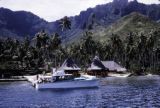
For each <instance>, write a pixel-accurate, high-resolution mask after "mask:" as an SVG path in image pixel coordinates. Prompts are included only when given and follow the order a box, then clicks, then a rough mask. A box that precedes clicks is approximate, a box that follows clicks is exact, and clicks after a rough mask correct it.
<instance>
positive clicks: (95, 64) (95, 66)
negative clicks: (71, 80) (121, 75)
mask: <svg viewBox="0 0 160 108" xmlns="http://www.w3.org/2000/svg"><path fill="white" fill-rule="evenodd" d="M87 70H108V69H107V68H106V67H105V66H104V65H103V63H102V62H101V60H100V59H99V57H97V56H95V58H94V59H93V61H92V63H91V65H90V67H89V68H88V69H87Z"/></svg>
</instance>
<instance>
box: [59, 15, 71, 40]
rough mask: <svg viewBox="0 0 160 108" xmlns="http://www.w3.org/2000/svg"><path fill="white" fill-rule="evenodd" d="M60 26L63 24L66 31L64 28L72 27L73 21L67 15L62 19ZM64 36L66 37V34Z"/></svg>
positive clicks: (62, 27) (62, 26)
mask: <svg viewBox="0 0 160 108" xmlns="http://www.w3.org/2000/svg"><path fill="white" fill-rule="evenodd" d="M60 26H61V29H62V32H64V30H68V29H71V21H70V20H69V18H68V17H67V16H65V17H64V18H62V19H61V20H60ZM64 38H66V34H65V36H64Z"/></svg>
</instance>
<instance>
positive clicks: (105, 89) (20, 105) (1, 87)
mask: <svg viewBox="0 0 160 108" xmlns="http://www.w3.org/2000/svg"><path fill="white" fill-rule="evenodd" d="M100 84H101V86H100V87H99V88H94V89H74V90H73V89H72V90H43V91H37V90H35V89H34V88H33V87H32V86H31V85H30V83H28V82H5V83H0V108H117V107H118V108H124V107H125V108H126V107H127V108H137V107H139V108H152V107H154V108H158V107H160V78H159V77H133V78H105V79H101V81H100Z"/></svg>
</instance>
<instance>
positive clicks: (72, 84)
mask: <svg viewBox="0 0 160 108" xmlns="http://www.w3.org/2000/svg"><path fill="white" fill-rule="evenodd" d="M34 85H35V88H36V89H38V90H39V89H69V88H71V89H72V88H91V87H98V80H97V79H95V80H79V81H60V82H53V83H51V82H50V83H35V84H34Z"/></svg>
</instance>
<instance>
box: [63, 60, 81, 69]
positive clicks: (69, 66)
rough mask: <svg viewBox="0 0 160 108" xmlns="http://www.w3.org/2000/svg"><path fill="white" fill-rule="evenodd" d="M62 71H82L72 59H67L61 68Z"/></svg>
mask: <svg viewBox="0 0 160 108" xmlns="http://www.w3.org/2000/svg"><path fill="white" fill-rule="evenodd" d="M60 69H63V70H81V69H80V68H79V67H78V66H77V64H76V63H75V62H74V61H73V60H72V59H71V58H68V59H66V60H65V61H64V63H63V64H62V66H61V67H60Z"/></svg>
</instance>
